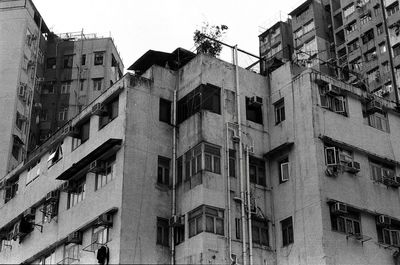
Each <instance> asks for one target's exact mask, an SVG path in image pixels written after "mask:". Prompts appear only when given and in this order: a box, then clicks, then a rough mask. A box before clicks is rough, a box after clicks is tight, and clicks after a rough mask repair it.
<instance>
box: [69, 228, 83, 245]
mask: <svg viewBox="0 0 400 265" xmlns="http://www.w3.org/2000/svg"><path fill="white" fill-rule="evenodd" d="M70 243H74V244H78V245H81V244H82V232H80V231H76V232H72V233H71V234H69V235H68V238H67V244H70Z"/></svg>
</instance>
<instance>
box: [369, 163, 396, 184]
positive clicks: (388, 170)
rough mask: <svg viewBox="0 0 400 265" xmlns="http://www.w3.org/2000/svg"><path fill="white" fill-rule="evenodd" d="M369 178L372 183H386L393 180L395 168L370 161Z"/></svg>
mask: <svg viewBox="0 0 400 265" xmlns="http://www.w3.org/2000/svg"><path fill="white" fill-rule="evenodd" d="M370 166H371V176H372V179H373V180H374V181H377V182H380V183H387V182H390V180H394V178H395V167H394V166H391V165H387V164H383V163H380V162H378V161H370Z"/></svg>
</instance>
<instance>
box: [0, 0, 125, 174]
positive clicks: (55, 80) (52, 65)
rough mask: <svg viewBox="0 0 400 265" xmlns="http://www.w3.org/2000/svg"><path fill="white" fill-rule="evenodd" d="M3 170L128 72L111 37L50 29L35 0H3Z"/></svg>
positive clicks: (0, 48)
mask: <svg viewBox="0 0 400 265" xmlns="http://www.w3.org/2000/svg"><path fill="white" fill-rule="evenodd" d="M0 13H1V18H0V23H1V29H0V30H1V32H0V33H1V36H7V38H2V39H1V40H0V61H1V62H2V64H1V65H0V73H1V75H0V82H1V84H2V89H1V92H0V103H1V104H2V106H3V110H4V111H3V112H2V115H4V117H3V120H4V121H6V122H4V123H3V124H2V130H1V132H0V139H1V147H2V149H1V152H0V153H1V155H0V161H1V162H0V168H1V170H0V174H1V175H2V176H4V175H5V174H6V173H7V172H8V171H10V170H12V169H13V168H15V166H16V165H18V164H19V163H20V162H22V161H23V160H24V159H25V158H26V155H27V153H28V152H30V151H31V150H33V149H34V148H36V147H37V145H39V144H40V143H41V142H43V141H44V140H45V139H46V138H47V137H48V136H49V135H51V134H52V132H55V131H56V130H57V129H58V128H60V127H61V126H62V125H63V124H64V123H65V122H66V121H68V120H69V119H70V118H72V117H73V116H75V115H77V114H78V113H79V111H80V109H82V108H83V107H84V106H86V105H87V104H88V103H90V102H91V101H92V100H93V99H94V98H96V97H97V96H98V95H100V93H102V91H104V90H105V89H107V88H108V87H109V86H110V85H112V84H113V83H114V82H115V81H116V80H118V79H120V78H121V76H122V73H123V64H122V60H121V58H120V56H119V53H118V51H117V50H116V47H115V45H114V42H113V40H112V38H109V37H107V38H103V37H98V36H96V35H95V34H84V33H83V32H80V33H64V34H59V35H55V34H54V33H52V32H50V31H49V29H48V28H47V26H46V23H45V22H44V20H43V18H42V17H41V15H40V13H39V12H38V10H37V9H36V7H35V5H34V4H33V2H32V1H31V0H27V1H25V0H17V1H14V0H2V1H0Z"/></svg>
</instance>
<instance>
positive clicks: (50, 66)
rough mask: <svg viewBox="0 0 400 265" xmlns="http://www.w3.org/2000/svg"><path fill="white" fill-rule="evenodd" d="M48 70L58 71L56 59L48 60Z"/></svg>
mask: <svg viewBox="0 0 400 265" xmlns="http://www.w3.org/2000/svg"><path fill="white" fill-rule="evenodd" d="M46 68H47V69H56V58H47V61H46Z"/></svg>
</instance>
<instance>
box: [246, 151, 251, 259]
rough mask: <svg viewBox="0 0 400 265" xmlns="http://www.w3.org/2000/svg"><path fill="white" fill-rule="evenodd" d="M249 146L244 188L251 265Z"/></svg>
mask: <svg viewBox="0 0 400 265" xmlns="http://www.w3.org/2000/svg"><path fill="white" fill-rule="evenodd" d="M249 160H250V159H249V146H248V145H246V182H247V183H246V188H247V191H246V192H247V226H248V232H249V264H250V265H253V235H252V234H251V231H252V230H251V198H250V171H249V170H250V167H249Z"/></svg>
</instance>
